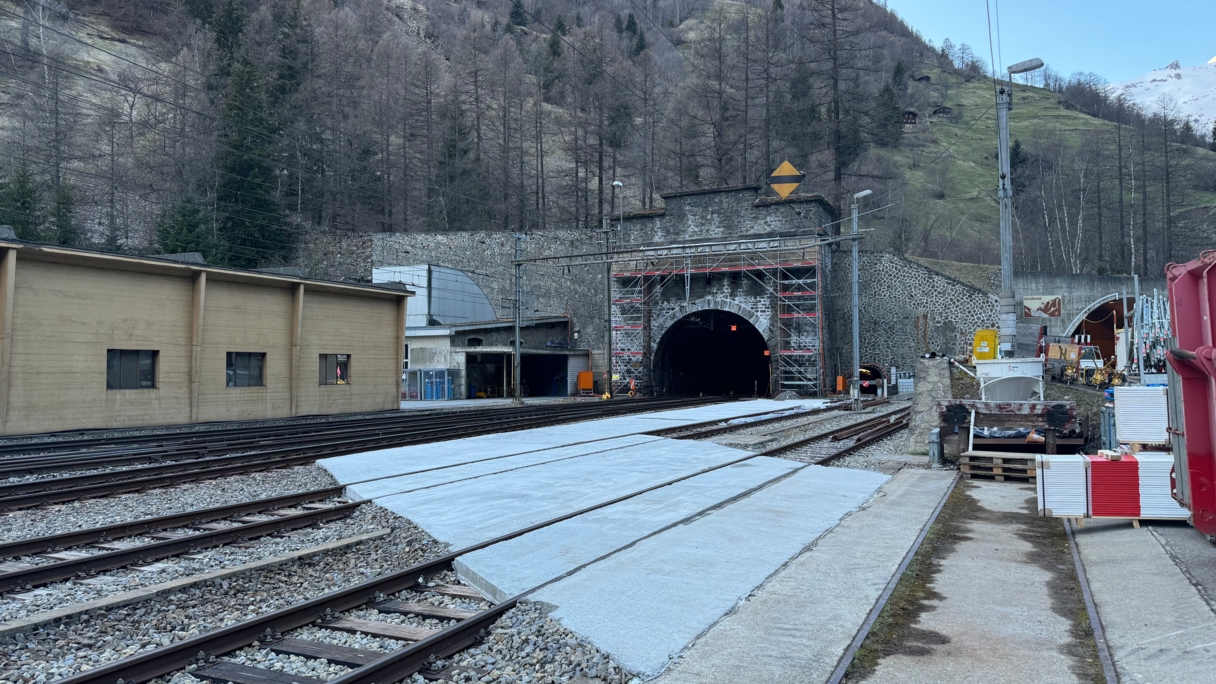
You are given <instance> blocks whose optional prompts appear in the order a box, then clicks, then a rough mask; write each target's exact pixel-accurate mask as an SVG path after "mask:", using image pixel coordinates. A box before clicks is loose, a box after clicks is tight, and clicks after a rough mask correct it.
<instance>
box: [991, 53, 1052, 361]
mask: <svg viewBox="0 0 1216 684" xmlns="http://www.w3.org/2000/svg"><path fill="white" fill-rule="evenodd" d="M1042 67H1043V60H1041V59H1039V58H1038V57H1035V58H1033V59H1028V60H1026V61H1023V62H1018V63H1017V64H1014V65H1013V66H1011V67H1009V69H1008V70H1007V71H1008V72H1009V87H1008V89H1006V88H1005V87H1001V88H1000V90H998V91H997V94H996V128H997V139H998V141H997V145H998V147H997V157H998V160H999V165H1000V169H999V172H1000V178H999V179H998V185H997V197H998V198H999V200H1000V205H1001V297H1000V309H999V311H1000V319H999V323H1000V331H1001V344H1000V355H1001V357H1002V358H1008V357H1011V356H1013V355H1014V347H1015V343H1016V341H1017V332H1018V313H1017V304H1016V301H1015V296H1016V295H1015V294H1014V291H1013V183H1012V179H1010V177H1009V174H1010V170H1009V111H1010V110H1012V109H1013V75H1014V74H1023V73H1026V72H1027V71H1034V70H1035V69H1040V68H1042Z"/></svg>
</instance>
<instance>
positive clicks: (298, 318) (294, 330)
mask: <svg viewBox="0 0 1216 684" xmlns="http://www.w3.org/2000/svg"><path fill="white" fill-rule="evenodd" d="M303 323H304V283H296V285H295V288H294V289H293V290H292V293H291V415H293V416H298V415H300V373H301V372H303V371H304V368H303V367H302V366H301V365H300V361H301V359H300V333H301V326H302V325H303ZM401 351H405V348H404V346H403V347H402V349H401Z"/></svg>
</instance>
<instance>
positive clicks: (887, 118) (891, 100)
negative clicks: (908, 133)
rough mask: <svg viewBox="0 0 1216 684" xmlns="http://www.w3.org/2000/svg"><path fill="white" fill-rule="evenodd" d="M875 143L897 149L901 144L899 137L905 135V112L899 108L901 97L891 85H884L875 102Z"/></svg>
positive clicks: (873, 116) (872, 116)
mask: <svg viewBox="0 0 1216 684" xmlns="http://www.w3.org/2000/svg"><path fill="white" fill-rule="evenodd" d="M871 118H872V119H873V121H874V142H876V143H878V144H879V145H882V146H883V147H895V146H896V145H898V144H899V136H900V134H902V133H903V128H904V124H903V112H902V110H901V109H900V107H899V97H898V96H897V95H896V94H895V89H894V88H892V87H891V84H890V83H886V84H884V85H883V87H882V90H879V91H878V97H877V98H876V99H875V102H874V113H873V114H872V115H871Z"/></svg>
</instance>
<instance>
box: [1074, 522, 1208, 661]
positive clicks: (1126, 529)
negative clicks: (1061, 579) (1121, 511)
mask: <svg viewBox="0 0 1216 684" xmlns="http://www.w3.org/2000/svg"><path fill="white" fill-rule="evenodd" d="M1158 527H1159V528H1160V529H1158ZM1074 532H1075V536H1076V540H1077V548H1078V550H1079V551H1080V553H1081V560H1082V562H1083V563H1084V564H1085V573H1086V575H1087V576H1088V577H1089V585H1090V590H1091V591H1092V592H1093V596H1094V603H1095V604H1096V605H1097V608H1098V616H1099V618H1100V619H1101V620H1102V627H1103V629H1105V630H1106V643H1107V645H1108V646H1109V647H1110V651H1111V657H1112V658H1113V659H1114V661H1115V669H1116V671H1117V672H1118V675H1119V679H1120V681H1122V682H1169V683H1178V684H1184V683H1190V682H1195V683H1196V684H1198V683H1199V682H1211V681H1213V679H1216V674H1214V672H1216V666H1214V665H1213V663H1216V610H1213V605H1212V597H1213V594H1212V589H1213V588H1216V587H1213V586H1212V582H1214V581H1216V577H1214V574H1216V547H1213V546H1211V545H1210V544H1208V543H1207V541H1206V540H1203V537H1202V536H1201V535H1200V534H1199V533H1198V532H1196V531H1195V530H1193V529H1189V530H1187V529H1184V528H1181V527H1180V526H1178V525H1177V524H1171V523H1153V522H1144V523H1142V526H1141V529H1138V530H1137V529H1134V528H1133V527H1132V526H1131V524H1130V523H1129V522H1127V521H1086V523H1085V527H1084V528H1082V529H1079V530H1074ZM1188 532H1189V534H1187V533H1188Z"/></svg>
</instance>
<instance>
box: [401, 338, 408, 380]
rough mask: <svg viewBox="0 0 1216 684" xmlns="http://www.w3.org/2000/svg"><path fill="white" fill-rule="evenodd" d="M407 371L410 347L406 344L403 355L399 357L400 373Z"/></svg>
mask: <svg viewBox="0 0 1216 684" xmlns="http://www.w3.org/2000/svg"><path fill="white" fill-rule="evenodd" d="M409 369H410V346H409V345H408V344H407V345H405V353H404V354H402V355H401V372H402V373H404V372H405V371H407V370H409Z"/></svg>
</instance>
